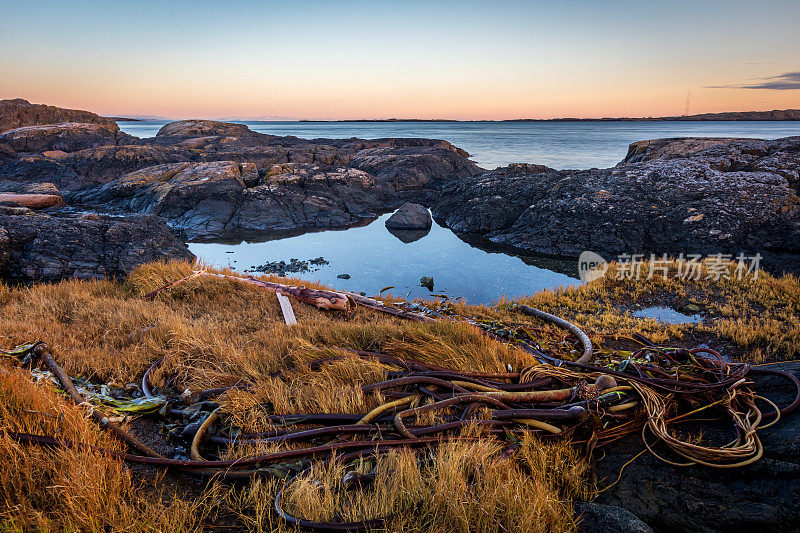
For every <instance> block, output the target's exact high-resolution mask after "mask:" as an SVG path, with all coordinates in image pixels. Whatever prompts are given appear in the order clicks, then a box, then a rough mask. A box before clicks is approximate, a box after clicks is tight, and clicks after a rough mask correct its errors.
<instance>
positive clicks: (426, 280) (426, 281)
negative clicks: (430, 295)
mask: <svg viewBox="0 0 800 533" xmlns="http://www.w3.org/2000/svg"><path fill="white" fill-rule="evenodd" d="M419 286H420V287H425V288H426V289H428V290H429V291H431V292H433V278H432V277H430V276H423V277H421V278H419Z"/></svg>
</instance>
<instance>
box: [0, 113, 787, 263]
mask: <svg viewBox="0 0 800 533" xmlns="http://www.w3.org/2000/svg"><path fill="white" fill-rule="evenodd" d="M47 121H54V122H53V123H50V124H48V123H46V122H47ZM76 121H80V122H76ZM0 124H2V125H3V127H4V128H5V129H6V130H7V131H5V132H3V133H0V182H3V183H16V184H19V186H18V187H3V189H2V192H13V193H26V194H27V193H35V192H36V191H32V190H17V189H21V188H24V187H30V186H35V185H36V184H40V183H49V184H53V185H54V186H55V187H57V188H58V189H60V191H61V193H59V194H63V198H64V200H65V201H66V202H67V204H69V205H72V206H76V205H79V206H87V207H89V208H91V209H93V210H107V209H111V208H113V209H116V210H122V211H123V212H126V213H131V214H136V213H139V214H155V215H158V216H160V217H162V218H164V219H165V220H166V221H167V223H168V224H169V225H170V226H172V227H174V228H178V229H180V230H182V231H183V232H184V233H185V235H187V236H189V237H190V238H203V239H206V240H207V239H210V238H213V237H214V236H215V235H222V234H224V233H230V232H236V231H252V232H274V231H284V230H304V229H315V228H343V227H349V226H352V225H355V224H359V223H363V221H365V220H369V219H372V218H374V217H376V216H378V215H380V214H381V213H384V212H387V211H391V210H392V209H395V208H397V207H398V206H399V205H402V204H404V203H407V202H415V203H417V204H418V205H419V206H420V207H419V208H418V210H426V207H432V211H433V215H434V217H436V219H437V221H439V222H440V223H441V224H442V225H444V226H447V227H449V228H451V229H452V230H453V231H455V232H456V233H457V234H459V235H460V236H462V238H464V239H469V240H472V241H483V242H486V243H487V244H488V243H491V244H494V245H500V246H505V247H510V248H514V249H517V250H521V251H524V252H528V253H536V254H545V255H550V256H562V257H576V256H578V255H579V254H580V253H581V252H583V251H584V250H592V251H595V252H597V253H600V254H601V255H603V256H604V257H605V258H606V259H614V258H616V257H617V256H618V255H620V254H634V253H642V254H649V253H655V254H659V255H660V254H663V253H667V254H674V255H677V254H679V253H685V254H692V253H699V254H705V255H709V254H718V253H722V254H731V255H733V256H734V257H735V255H736V254H738V253H745V254H748V255H753V254H755V253H761V254H762V256H763V257H764V260H765V262H772V263H779V264H781V265H783V266H785V268H787V269H800V250H799V249H798V246H797V244H796V243H797V242H800V199H798V190H800V170H798V169H799V168H800V137H789V138H785V139H778V140H774V141H763V140H755V139H716V138H714V139H710V138H709V139H704V138H675V139H655V140H650V141H640V142H637V143H633V144H632V145H631V146H630V148H629V151H628V154H627V156H626V158H625V159H624V160H623V161H622V162H621V163H620V164H618V165H617V166H616V167H614V168H609V169H591V170H581V171H570V170H560V171H559V170H554V169H551V168H548V167H544V166H541V165H535V164H514V165H509V166H508V167H505V168H500V169H496V170H492V171H485V170H483V169H480V168H479V167H477V166H476V165H475V164H474V163H472V162H471V161H470V160H469V159H468V156H469V154H467V153H466V152H464V151H463V150H461V149H459V148H457V147H455V146H453V145H452V144H450V143H448V142H446V141H441V140H432V139H375V140H363V139H314V140H304V139H299V138H297V137H291V136H287V137H279V136H275V135H266V134H261V133H257V132H254V131H252V130H250V129H248V128H247V127H246V126H245V125H243V124H233V123H223V122H216V121H209V120H187V121H179V122H173V123H170V124H167V125H165V126H164V127H163V128H162V129H161V130H160V131H159V132H158V135H157V136H156V137H155V138H152V139H138V138H135V137H132V136H129V135H126V134H124V133H121V132H120V131H119V129H118V127H117V125H116V124H115V123H114V122H113V121H110V120H109V119H105V118H103V117H99V116H97V115H95V114H93V113H88V112H81V111H76V110H63V109H59V108H51V107H49V106H38V105H33V104H29V103H28V102H26V101H24V100H8V101H2V102H0ZM419 214H420V217H421V218H420V220H418V221H414V222H413V223H412V225H413V226H414V229H415V231H416V230H420V229H421V230H423V231H424V229H425V224H423V221H422V218H424V216H423V215H422V213H421V211H419ZM425 214H427V213H425ZM400 216H401V215H400V214H398V215H397V216H396V217H395V221H394V222H392V223H389V224H387V227H390V229H391V230H392V231H394V232H397V231H398V230H400V231H405V230H407V229H408V226H405V225H403V224H406V223H405V222H404V223H403V224H401V226H402V228H391V225H392V224H394V223H395V222H397V217H400ZM398 224H400V223H399V222H398ZM417 226H419V228H418V227H417ZM427 227H430V221H429V220H428V221H427ZM395 234H396V235H397V236H398V238H400V239H401V240H403V241H404V242H406V241H408V242H411V241H413V240H414V239H416V238H419V237H420V236H422V235H424V234H423V233H415V234H414V235H407V234H405V233H395Z"/></svg>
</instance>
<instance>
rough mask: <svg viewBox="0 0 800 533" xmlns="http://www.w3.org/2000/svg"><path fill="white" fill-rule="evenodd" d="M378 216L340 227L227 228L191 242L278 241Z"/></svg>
mask: <svg viewBox="0 0 800 533" xmlns="http://www.w3.org/2000/svg"><path fill="white" fill-rule="evenodd" d="M377 218H378V217H364V218H362V219H360V220H358V222H356V223H354V224H350V225H349V226H342V227H331V228H299V229H290V230H228V231H222V232H219V233H216V234H209V235H204V236H199V237H195V238H193V239H192V240H191V242H201V243H215V244H242V243H245V242H247V243H251V244H252V243H257V242H269V241H279V240H281V239H289V238H291V237H299V236H300V235H305V234H306V233H322V232H323V231H346V230H349V229H352V228H363V227H365V226H369V225H370V224H372V222H374V221H375V220H376V219H377Z"/></svg>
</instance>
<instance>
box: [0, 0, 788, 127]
mask: <svg viewBox="0 0 800 533" xmlns="http://www.w3.org/2000/svg"><path fill="white" fill-rule="evenodd" d="M0 4H2V5H0V8H1V9H2V11H0V12H2V13H3V17H2V19H0V49H2V50H3V54H2V57H0V97H3V98H8V97H23V98H27V99H29V100H31V101H36V102H47V103H52V104H56V105H63V106H69V107H79V108H88V109H92V110H94V111H97V112H101V113H106V114H153V115H164V116H171V117H179V116H180V117H186V116H204V117H220V116H243V117H245V116H264V115H267V116H287V117H298V118H355V117H359V118H360V117H367V118H380V117H391V116H404V117H411V116H413V117H423V118H432V117H443V118H475V119H487V118H513V117H553V116H622V115H629V116H632V115H639V116H640V115H665V114H666V115H671V114H681V113H682V112H683V108H684V104H685V100H686V94H687V91H691V92H692V98H691V109H690V112H706V111H725V110H741V109H774V108H787V107H800V90H792V89H788V90H786V89H783V90H777V89H753V88H745V87H748V86H757V85H759V84H761V83H762V82H761V79H762V78H769V77H774V76H783V75H786V74H791V73H794V72H798V71H800V32H798V27H800V2H797V1H792V2H789V1H785V2H784V1H782V2H778V1H774V2H765V3H761V4H759V5H757V6H756V5H755V4H751V3H745V2H713V1H711V2H669V3H668V5H667V3H665V2H661V3H648V2H579V1H566V2H508V1H506V2H495V3H492V4H488V3H486V2H321V1H313V2H292V3H288V2H254V1H238V2H237V1H233V2H224V3H223V2H186V1H172V2H151V1H145V2H136V3H132V2H125V3H122V2H106V3H101V2H89V1H76V2H69V3H57V2H25V3H23V2H9V1H5V0H2V1H0Z"/></svg>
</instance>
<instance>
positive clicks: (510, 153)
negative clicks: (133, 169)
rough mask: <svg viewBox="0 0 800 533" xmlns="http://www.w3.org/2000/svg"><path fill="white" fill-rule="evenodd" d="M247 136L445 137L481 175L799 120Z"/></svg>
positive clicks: (281, 128)
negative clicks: (507, 167)
mask: <svg viewBox="0 0 800 533" xmlns="http://www.w3.org/2000/svg"><path fill="white" fill-rule="evenodd" d="M166 123H167V122H166V121H142V122H120V123H119V126H120V129H121V130H122V131H124V132H125V133H129V134H131V135H136V136H137V137H153V136H155V134H156V133H157V132H158V130H159V129H160V128H161V126H163V125H164V124H166ZM243 124H246V125H247V126H248V127H249V128H250V129H252V130H253V131H257V132H259V133H269V134H272V135H294V136H296V137H301V138H305V139H316V138H326V139H347V138H350V137H359V138H362V139H378V138H383V137H424V138H430V139H444V140H445V141H449V142H451V143H453V144H454V145H456V146H458V147H459V148H463V149H464V150H466V151H467V152H469V154H470V156H471V158H472V160H473V161H474V162H475V163H477V164H478V165H479V166H481V167H483V168H486V169H493V168H496V167H499V166H505V165H508V164H509V163H537V164H540V165H547V166H549V167H552V168H556V169H575V170H579V169H586V168H607V167H613V166H614V165H616V164H617V163H619V161H620V160H621V159H622V158H623V157H625V154H626V153H627V151H628V145H629V144H630V143H632V142H635V141H641V140H644V139H660V138H666V137H750V138H756V139H777V138H779V137H789V136H792V135H800V122H755V121H753V122H732V121H719V122H682V121H676V122H243Z"/></svg>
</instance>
